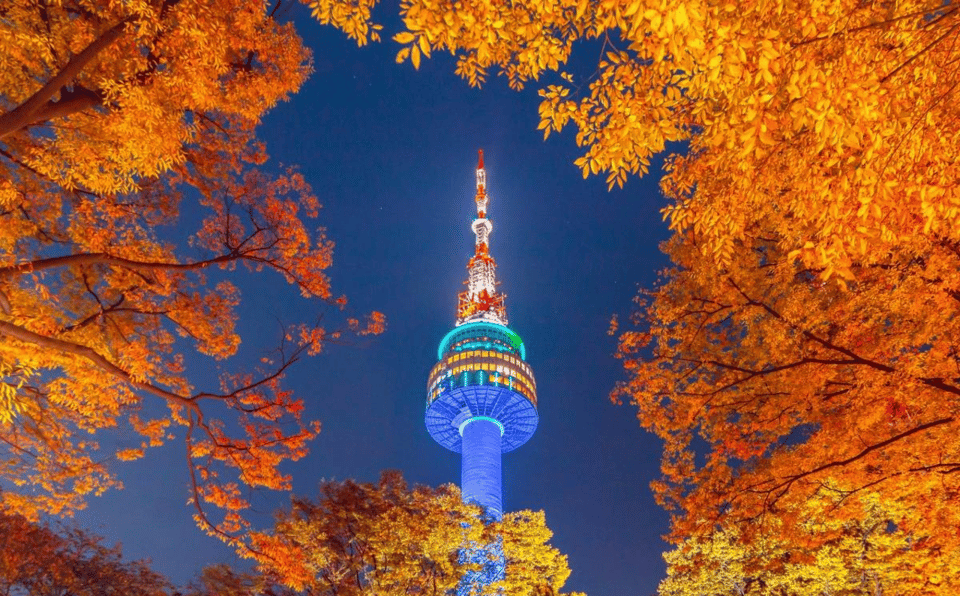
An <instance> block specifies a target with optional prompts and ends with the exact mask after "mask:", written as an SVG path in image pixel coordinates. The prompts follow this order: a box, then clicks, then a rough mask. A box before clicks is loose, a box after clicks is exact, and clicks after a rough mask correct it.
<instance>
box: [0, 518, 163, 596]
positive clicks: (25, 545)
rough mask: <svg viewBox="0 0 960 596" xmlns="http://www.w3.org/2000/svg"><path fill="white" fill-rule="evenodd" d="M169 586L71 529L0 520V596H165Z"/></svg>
mask: <svg viewBox="0 0 960 596" xmlns="http://www.w3.org/2000/svg"><path fill="white" fill-rule="evenodd" d="M170 588H171V586H170V583H169V582H168V581H167V580H166V579H165V578H164V577H163V576H161V575H159V574H158V573H156V572H154V571H153V570H151V569H150V567H149V565H148V564H147V563H146V562H144V561H125V560H123V556H122V553H121V551H120V547H119V546H114V547H108V546H105V545H104V544H103V540H102V539H101V538H99V537H98V536H94V535H92V534H90V533H88V532H84V531H82V530H78V529H76V528H71V527H59V528H58V527H51V526H50V525H40V524H35V523H31V522H30V521H28V520H27V519H26V518H24V517H23V516H20V515H4V514H0V594H4V595H9V596H14V595H18V594H29V595H30V596H64V595H65V594H69V595H71V596H166V595H167V594H169V593H170Z"/></svg>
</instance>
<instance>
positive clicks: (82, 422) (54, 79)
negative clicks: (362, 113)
mask: <svg viewBox="0 0 960 596" xmlns="http://www.w3.org/2000/svg"><path fill="white" fill-rule="evenodd" d="M350 14H353V12H351V13H350ZM330 22H331V23H332V24H334V25H338V26H345V27H347V28H348V32H349V33H350V34H351V35H352V36H354V37H357V36H358V35H360V34H361V33H363V34H364V35H366V30H364V29H360V30H356V31H355V30H353V29H349V27H348V25H349V19H347V20H344V18H342V15H340V14H339V13H337V14H333V15H332V16H331V18H330ZM309 70H310V53H309V51H308V50H307V49H306V48H305V47H304V46H303V44H302V43H301V41H300V39H299V37H298V36H297V35H296V33H295V32H294V30H293V29H292V27H291V25H289V24H281V23H278V22H277V21H276V20H274V19H273V18H272V15H271V12H270V9H269V8H268V7H266V6H265V5H264V4H263V3H251V2H245V1H236V2H229V1H228V2H223V1H221V0H216V1H207V0H163V1H155V2H151V1H147V2H111V3H104V2H87V1H85V0H67V1H64V2H57V3H46V2H27V1H18V2H12V3H4V4H3V6H2V7H0V90H2V91H0V93H2V95H0V171H2V173H0V482H2V483H3V486H4V490H3V491H2V492H0V508H2V509H4V510H7V511H13V512H19V513H23V514H26V515H28V516H31V517H35V516H37V515H38V514H40V513H53V514H60V515H64V514H70V513H71V512H72V511H75V510H76V509H78V508H81V507H83V505H84V502H85V499H86V498H87V497H88V496H90V495H96V494H100V493H101V492H103V491H104V490H106V489H108V488H110V487H112V486H118V485H119V484H120V483H119V481H118V480H117V477H116V475H115V471H114V469H113V463H114V462H115V461H116V460H131V459H137V458H139V457H141V456H142V455H143V453H144V450H145V449H146V448H148V447H153V446H158V445H161V444H163V443H165V442H166V441H168V440H170V439H172V438H174V437H175V436H176V434H177V431H176V427H182V429H183V431H182V432H183V434H184V436H185V439H186V446H187V454H188V460H189V464H190V465H189V473H190V483H189V486H191V487H192V493H191V494H192V500H193V502H194V504H195V506H196V514H197V518H198V521H199V523H200V524H201V525H202V526H203V527H205V528H207V529H208V530H209V531H211V532H213V533H215V534H217V535H219V536H220V537H222V538H224V539H226V540H230V541H233V540H236V539H237V538H238V536H240V535H241V533H242V531H243V530H244V529H245V522H244V521H243V518H242V516H241V515H240V512H241V511H242V510H243V509H244V508H245V507H246V505H247V504H246V501H245V499H244V498H243V497H242V496H241V488H240V487H241V486H243V485H246V486H250V487H258V486H260V487H267V488H272V489H284V488H286V487H288V485H289V478H287V477H286V476H285V475H284V474H282V473H281V472H280V470H279V468H278V466H279V464H280V462H282V461H283V460H287V459H297V458H299V457H302V456H303V455H304V454H305V453H306V449H307V442H308V441H309V439H310V438H311V437H313V436H314V435H315V434H316V432H317V430H318V425H317V423H315V422H311V421H308V420H305V419H304V418H303V409H304V404H303V402H302V400H301V399H300V398H298V397H296V396H294V395H292V394H291V393H290V392H289V391H288V390H286V389H285V388H284V387H283V385H282V379H283V375H284V372H285V371H286V370H287V368H288V367H289V366H290V365H291V364H293V363H294V362H296V361H297V360H299V359H300V358H301V357H302V356H303V355H305V354H308V353H317V352H319V351H320V350H321V349H322V347H323V345H324V344H325V343H326V342H328V341H330V340H331V339H335V338H337V337H339V336H340V334H341V333H344V332H348V331H355V332H361V333H375V332H379V331H381V330H382V329H383V325H384V321H383V317H382V315H379V314H377V313H374V314H373V315H372V316H371V317H370V318H369V320H368V321H367V322H366V323H363V322H361V321H360V320H358V319H353V318H351V319H348V320H346V321H344V323H343V325H342V326H340V327H338V328H337V327H335V328H322V327H319V326H316V325H315V324H314V323H315V322H306V323H300V324H292V325H290V326H287V327H286V328H285V329H284V330H282V331H281V332H280V333H279V334H278V342H277V345H276V346H275V347H274V348H273V350H272V351H271V352H269V353H268V354H267V355H266V356H265V357H264V359H263V361H262V367H261V368H260V369H259V370H255V369H253V368H250V367H246V368H244V369H243V370H238V369H235V368H230V367H227V366H224V368H223V373H222V375H221V377H220V381H219V385H216V384H215V386H213V387H201V388H198V387H195V386H194V383H193V382H192V381H191V377H190V376H189V373H190V372H191V371H189V370H188V364H189V363H191V362H193V363H194V364H196V363H197V362H202V360H203V358H209V359H212V360H215V361H224V360H225V359H227V358H229V357H231V356H233V355H234V354H235V353H236V351H237V348H238V345H239V342H240V338H239V337H238V336H237V333H236V319H237V307H238V304H239V300H240V295H239V292H238V290H237V287H236V286H235V285H234V284H233V283H232V282H231V281H230V280H231V277H233V276H236V275H237V273H236V272H235V271H236V269H237V266H238V265H239V266H241V267H243V268H246V269H248V270H250V271H251V272H254V273H256V272H260V271H263V272H264V273H265V274H266V273H268V272H269V273H271V274H273V275H277V276H279V277H281V278H283V279H284V280H286V281H287V282H288V283H290V284H292V285H293V286H294V287H296V288H297V289H298V290H299V292H300V294H302V295H303V296H304V297H305V298H309V299H314V300H317V301H319V302H320V304H321V305H323V304H326V305H329V306H330V307H332V308H330V309H327V310H331V311H333V312H336V311H337V310H338V309H342V308H343V307H344V305H345V299H343V298H335V297H334V296H333V295H332V293H331V289H330V286H329V282H328V279H327V278H326V276H325V275H324V273H323V271H324V269H326V268H327V267H328V266H329V265H330V258H331V248H332V243H331V242H330V241H329V240H328V239H326V238H325V236H324V234H323V230H322V228H319V227H318V226H317V225H316V224H315V223H314V220H315V218H316V217H317V215H318V209H319V207H320V205H319V202H318V200H317V198H316V197H315V196H314V195H313V194H312V192H311V190H310V187H309V185H308V184H307V183H306V182H305V181H304V179H303V177H302V176H301V175H300V174H298V173H297V172H296V171H295V170H287V171H283V172H276V171H271V170H270V169H269V168H266V167H264V166H263V164H264V162H265V160H266V154H265V153H264V150H263V147H262V146H261V144H260V143H259V142H258V141H257V139H256V136H255V131H254V129H255V126H256V124H257V122H258V119H259V118H260V116H261V115H262V114H263V113H264V112H265V111H266V110H267V109H269V108H270V107H272V106H273V105H275V104H276V103H277V102H278V101H280V100H282V99H284V98H285V97H287V96H288V95H289V94H290V93H292V92H294V91H296V90H297V89H298V87H299V86H300V84H301V83H302V82H303V80H304V78H305V77H306V76H307V74H308V73H309ZM211 368H213V367H211ZM131 437H135V438H133V439H131ZM185 496H186V494H185ZM205 505H213V506H215V507H217V508H220V511H221V512H222V515H220V516H219V517H217V516H214V517H211V512H210V509H209V508H207V507H205Z"/></svg>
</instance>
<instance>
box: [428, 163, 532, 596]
mask: <svg viewBox="0 0 960 596" xmlns="http://www.w3.org/2000/svg"><path fill="white" fill-rule="evenodd" d="M475 201H476V204H477V217H476V219H474V220H473V223H472V224H471V226H470V228H471V229H472V230H473V233H474V235H475V236H476V246H475V252H474V255H473V257H472V258H471V259H470V262H469V263H468V264H467V272H468V274H467V282H466V285H467V289H466V290H465V291H464V292H461V293H460V295H459V302H458V305H457V323H456V326H455V327H454V328H453V330H451V331H450V332H449V333H447V335H446V336H445V337H444V338H443V340H442V341H441V342H440V347H439V349H438V351H437V358H438V360H439V362H437V364H436V365H435V366H434V367H433V370H431V371H430V377H429V379H428V381H427V411H426V415H425V422H426V426H427V430H428V431H429V432H430V435H431V436H432V437H433V438H434V440H436V441H437V442H438V443H440V444H441V445H443V446H444V447H446V448H447V449H449V450H451V451H455V452H458V453H460V454H461V457H462V460H461V482H460V488H461V491H462V493H463V498H464V500H465V501H472V502H475V503H477V504H479V505H481V506H482V507H483V509H484V511H485V512H486V514H487V515H488V516H490V517H491V518H494V519H499V518H500V517H501V516H502V514H503V491H502V484H501V481H502V475H501V454H502V453H506V452H508V451H513V450H514V449H516V448H517V447H519V446H521V445H523V444H524V443H526V442H527V440H529V439H530V437H531V436H533V433H534V432H535V431H536V430H537V422H538V421H539V416H538V415H537V386H536V382H535V381H534V377H533V371H532V370H531V369H530V366H529V365H528V364H527V363H526V358H527V354H526V348H525V346H524V345H523V341H522V340H521V339H520V336H518V335H517V334H516V333H514V332H513V331H512V330H511V329H510V328H509V327H507V311H506V307H505V305H504V295H503V294H501V293H499V292H498V291H497V264H496V262H495V261H494V259H493V257H492V256H491V255H490V233H491V232H492V231H493V224H492V223H491V222H490V220H489V219H487V204H488V202H489V197H488V196H487V174H486V170H485V169H484V167H483V151H480V159H479V162H478V164H477V194H476V198H475ZM463 556H465V557H467V558H470V559H476V560H477V562H481V563H482V564H483V571H481V572H479V573H475V574H473V575H471V576H468V577H466V578H464V581H463V582H462V583H461V587H460V589H459V590H458V593H459V594H461V595H462V594H469V593H471V592H472V591H474V590H475V589H476V587H477V586H478V585H479V584H488V583H492V582H494V581H497V580H499V579H502V578H503V572H504V570H503V553H502V550H501V549H500V546H499V544H491V545H485V546H482V547H477V548H472V549H466V550H465V551H464V555H463Z"/></svg>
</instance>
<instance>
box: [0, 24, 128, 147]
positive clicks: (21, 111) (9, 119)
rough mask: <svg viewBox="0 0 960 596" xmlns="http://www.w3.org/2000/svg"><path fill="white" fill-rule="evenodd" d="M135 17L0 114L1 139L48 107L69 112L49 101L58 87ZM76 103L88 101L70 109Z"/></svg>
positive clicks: (32, 120) (32, 121) (112, 30)
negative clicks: (4, 112)
mask: <svg viewBox="0 0 960 596" xmlns="http://www.w3.org/2000/svg"><path fill="white" fill-rule="evenodd" d="M134 18H135V17H134V16H129V17H127V18H125V19H123V20H122V21H120V22H119V23H117V24H116V25H114V26H113V27H111V28H109V29H107V30H106V31H104V32H103V33H101V34H100V37H98V38H97V39H95V40H93V41H92V42H90V45H88V46H87V47H85V48H84V49H83V51H81V52H80V53H79V54H77V55H75V56H74V57H72V58H71V59H70V61H69V62H67V65H66V66H64V67H63V68H62V69H60V72H58V73H57V74H56V75H55V76H54V77H53V78H52V79H50V80H49V81H47V84H46V85H44V86H43V87H41V88H40V90H39V91H37V92H36V93H34V94H33V95H32V96H30V98H29V99H27V101H25V102H23V103H22V104H20V105H19V106H17V107H16V108H14V109H13V110H11V111H9V112H7V113H6V114H3V115H0V139H2V138H4V137H6V136H8V135H10V134H13V133H15V132H17V131H18V130H21V129H22V128H25V127H27V126H29V125H30V124H33V123H35V122H36V121H37V118H38V116H40V115H41V114H42V113H44V111H45V110H48V109H49V110H51V111H52V113H56V114H57V115H58V116H64V115H66V114H68V113H72V112H70V111H65V109H64V107H61V108H58V107H57V104H58V103H59V102H52V101H50V100H51V99H52V98H53V96H54V95H56V94H57V92H58V91H60V89H61V88H63V87H64V86H66V85H69V84H70V83H71V82H72V81H73V80H74V79H75V78H76V76H77V75H79V74H80V72H81V71H83V69H84V68H85V67H86V66H87V65H88V64H89V63H90V62H91V61H92V60H93V59H94V58H96V56H97V54H99V53H100V52H102V51H104V50H105V49H107V48H108V47H110V45H111V44H112V43H113V42H114V41H116V40H117V39H118V38H119V37H120V35H122V34H123V28H124V27H125V26H126V25H127V23H129V22H131V21H133V20H134ZM79 106H84V107H89V104H86V102H78V103H76V104H75V105H74V108H75V109H74V110H73V111H76V110H77V109H83V108H82V107H79Z"/></svg>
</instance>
